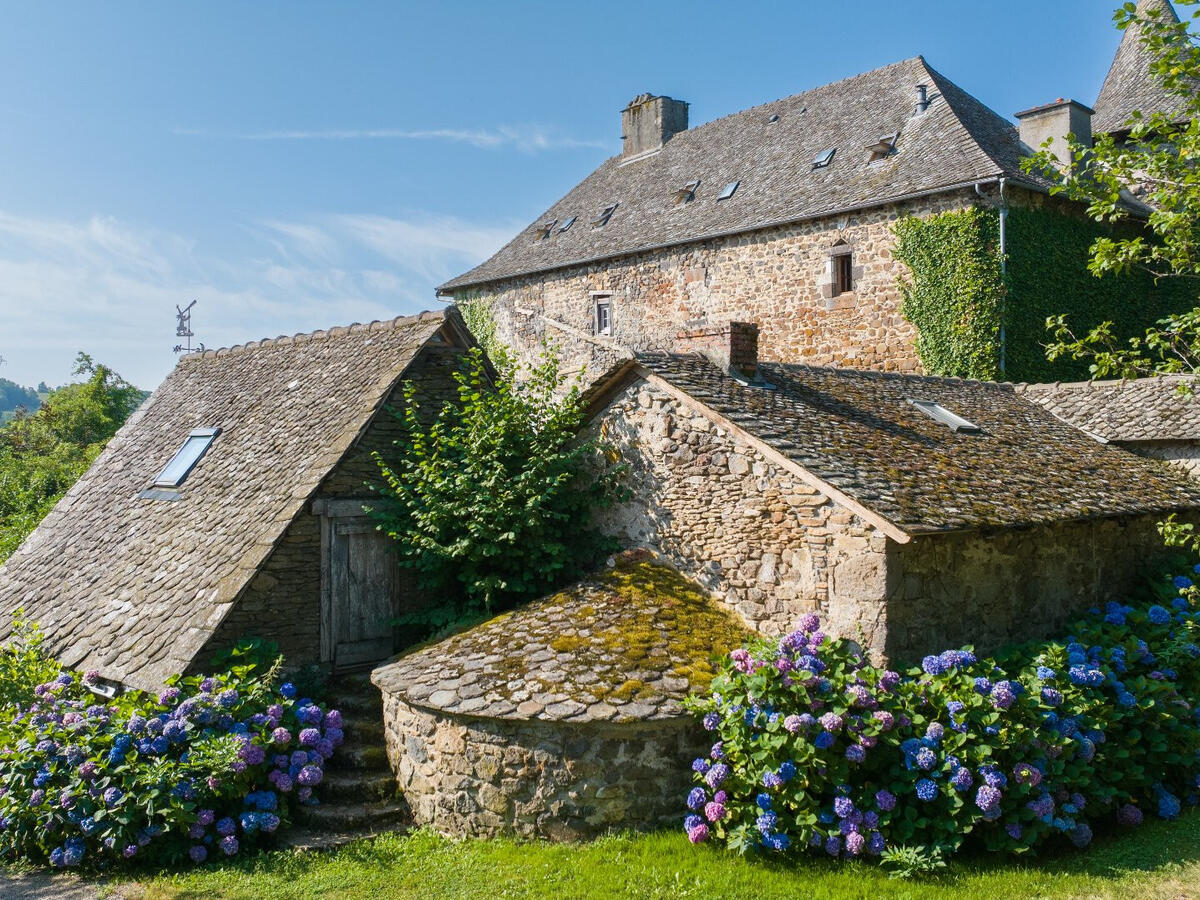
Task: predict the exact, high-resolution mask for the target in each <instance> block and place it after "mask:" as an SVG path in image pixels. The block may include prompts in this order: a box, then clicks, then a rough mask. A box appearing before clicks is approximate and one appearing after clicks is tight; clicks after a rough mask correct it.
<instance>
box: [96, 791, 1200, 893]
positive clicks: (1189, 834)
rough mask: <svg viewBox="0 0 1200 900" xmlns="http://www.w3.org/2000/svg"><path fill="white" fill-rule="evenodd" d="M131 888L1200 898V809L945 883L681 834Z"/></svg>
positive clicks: (401, 846) (363, 858)
mask: <svg viewBox="0 0 1200 900" xmlns="http://www.w3.org/2000/svg"><path fill="white" fill-rule="evenodd" d="M118 890H119V891H120V892H121V893H122V894H123V895H124V896H126V897H130V898H139V900H167V898H200V897H205V898H208V897H214V898H215V897H219V898H246V900H250V898H264V900H265V898H270V900H284V898H308V897H339V898H343V897H344V898H360V897H362V898H366V897H370V898H376V897H387V898H392V897H395V898H405V897H421V898H437V900H442V898H455V897H484V898H489V900H490V898H502V897H503V898H507V897H522V898H554V900H567V898H603V897H630V898H671V900H685V898H704V900H726V898H729V900H734V898H738V900H740V898H746V897H750V898H754V900H768V898H788V900H792V898H798V897H819V898H851V897H862V898H868V897H869V898H880V897H912V898H921V900H925V898H943V897H947V898H948V897H971V898H975V900H1008V898H1020V897H1039V898H1040V897H1047V898H1050V897H1087V898H1091V897H1120V898H1151V897H1172V898H1174V897H1200V813H1195V812H1193V813H1190V814H1188V815H1186V816H1184V817H1183V818H1181V819H1180V820H1179V821H1177V822H1174V823H1168V822H1158V821H1156V822H1153V823H1150V824H1147V825H1146V826H1145V827H1143V828H1141V829H1139V830H1138V831H1136V832H1129V833H1120V834H1113V835H1111V836H1108V837H1103V838H1098V839H1097V841H1096V843H1095V844H1094V845H1093V847H1092V848H1091V849H1090V850H1088V851H1087V852H1084V853H1080V852H1068V851H1064V852H1062V853H1060V854H1056V855H1053V856H1046V857H1043V858H1041V859H1032V858H1026V859H1023V860H1021V861H1020V862H1015V861H1013V860H998V859H992V858H980V859H976V860H971V861H967V862H956V863H953V864H951V865H950V866H949V868H948V869H947V870H945V873H944V874H943V875H941V876H939V877H938V878H936V879H932V880H923V881H919V882H907V881H895V880H890V879H889V878H888V877H887V875H886V873H885V872H883V871H882V870H880V868H879V867H878V866H875V865H872V864H849V863H847V864H839V863H836V862H832V861H828V862H827V861H822V860H815V859H814V860H807V859H806V860H804V861H802V862H799V863H793V864H790V865H782V864H778V863H770V862H767V861H765V860H759V859H751V860H745V859H741V858H739V857H736V856H734V855H731V854H729V853H727V852H725V851H722V850H718V849H713V848H709V847H702V848H693V847H691V846H690V845H689V844H688V843H687V840H686V839H685V838H684V837H683V836H682V835H678V834H673V833H669V834H651V835H621V836H614V837H609V838H604V839H602V840H598V841H595V842H594V843H590V844H577V845H564V844H543V843H520V842H516V841H508V840H495V841H484V840H471V841H462V842H454V841H449V840H446V839H444V838H440V837H437V836H436V835H433V834H431V833H429V832H424V831H418V832H414V833H411V834H408V835H403V836H401V835H389V836H385V837H381V838H378V839H377V840H375V841H373V842H366V841H364V842H360V843H358V844H353V845H351V846H349V847H346V848H344V849H342V850H340V851H337V852H334V853H329V854H295V853H286V852H274V853H265V854H261V855H259V856H257V857H251V858H247V859H245V860H239V861H237V862H230V863H224V864H217V865H212V866H208V867H205V868H202V869H200V870H198V871H194V872H189V873H186V874H164V875H159V876H154V877H148V878H145V879H143V880H141V881H139V882H138V883H137V884H136V885H130V886H122V887H120V888H118Z"/></svg>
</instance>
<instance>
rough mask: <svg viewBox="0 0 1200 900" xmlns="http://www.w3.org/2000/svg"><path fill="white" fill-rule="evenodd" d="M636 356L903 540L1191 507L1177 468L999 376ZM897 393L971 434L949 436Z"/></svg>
mask: <svg viewBox="0 0 1200 900" xmlns="http://www.w3.org/2000/svg"><path fill="white" fill-rule="evenodd" d="M637 362H638V363H639V364H640V365H641V366H642V367H643V371H646V372H649V373H651V374H653V375H657V376H659V377H661V378H662V379H663V380H664V381H665V382H667V383H668V385H670V386H673V387H675V388H676V389H678V390H680V391H682V392H684V393H685V394H687V395H689V396H691V397H692V398H694V399H695V400H696V401H699V402H700V403H701V404H703V405H704V406H706V407H708V408H709V409H711V410H713V411H715V412H717V413H718V414H720V415H721V416H723V417H725V418H726V419H727V420H729V421H730V422H731V423H733V424H734V425H736V426H738V427H740V428H741V429H742V430H744V431H745V432H747V433H748V434H750V435H751V436H752V437H755V438H757V439H759V440H761V441H762V442H764V443H765V444H767V445H768V446H770V447H771V448H773V449H774V450H776V451H777V452H779V453H780V454H782V455H783V456H785V457H787V458H788V459H790V460H791V461H793V462H795V463H797V464H798V465H800V466H802V467H803V468H805V469H806V470H808V471H809V472H810V473H812V474H813V475H816V476H817V477H818V478H819V479H821V480H822V481H824V482H825V483H827V484H829V485H832V486H833V487H835V488H837V489H838V490H840V491H842V492H843V493H844V494H845V495H847V496H848V497H849V498H851V499H852V500H854V501H856V502H858V503H859V504H861V505H862V506H863V507H865V508H866V509H868V510H870V511H871V512H873V513H875V514H877V515H879V516H881V517H883V518H884V519H886V520H887V521H889V522H890V523H892V524H893V525H895V526H897V527H898V528H900V529H901V530H902V531H904V532H906V533H908V534H910V535H913V534H920V533H928V532H938V531H948V530H958V529H967V528H981V527H1011V526H1020V525H1029V524H1039V523H1049V522H1057V521H1063V520H1073V519H1088V518H1095V517H1100V516H1116V515H1124V514H1140V513H1152V512H1153V513H1159V512H1165V511H1168V510H1175V509H1189V508H1200V487H1197V486H1194V485H1193V484H1192V483H1190V480H1189V479H1187V478H1186V477H1185V476H1183V475H1181V474H1175V473H1174V472H1173V471H1172V470H1171V469H1170V468H1169V467H1168V466H1167V465H1166V464H1164V463H1161V462H1158V461H1156V460H1148V459H1143V458H1141V457H1139V456H1136V455H1134V454H1132V453H1129V452H1127V451H1125V450H1122V449H1120V448H1118V447H1114V446H1106V445H1103V444H1100V443H1098V442H1096V441H1094V440H1092V439H1091V438H1089V437H1087V436H1086V435H1085V434H1084V433H1083V432H1081V431H1079V430H1078V429H1076V428H1074V427H1072V426H1070V425H1068V424H1066V423H1065V422H1062V421H1061V420H1059V419H1057V418H1055V417H1054V416H1052V415H1050V414H1049V413H1048V412H1047V411H1046V410H1045V409H1043V408H1042V407H1041V406H1039V405H1037V404H1035V403H1032V402H1030V401H1029V400H1027V399H1025V398H1024V397H1022V396H1021V395H1020V394H1018V393H1017V391H1016V390H1015V389H1014V387H1013V386H1012V385H1008V384H993V383H987V382H976V381H961V380H958V379H949V378H933V377H925V376H919V375H899V374H893V373H883V372H863V371H854V370H849V369H827V368H814V367H808V366H800V365H782V364H779V363H760V364H759V371H760V372H761V373H762V375H763V377H764V378H765V379H766V381H767V382H768V383H770V384H773V385H775V386H776V387H777V389H776V390H764V389H762V388H760V387H747V386H744V385H742V384H741V383H739V382H737V381H735V380H734V379H733V378H731V377H729V376H728V375H726V374H724V373H723V372H721V371H720V370H719V369H718V368H717V367H716V366H714V365H713V364H712V363H710V362H709V361H708V360H707V359H705V358H704V357H701V356H699V355H669V354H663V353H641V354H638V355H637ZM910 398H911V399H917V400H930V401H933V402H935V403H938V404H940V405H941V406H943V407H945V408H946V409H948V410H950V411H951V412H953V413H956V414H957V415H959V416H962V417H963V418H965V419H967V420H969V421H970V422H972V423H974V424H975V425H978V426H979V427H980V428H981V429H982V431H981V433H977V434H970V433H965V432H964V433H956V432H955V431H952V430H951V429H950V428H949V427H947V426H946V425H943V424H941V423H939V422H937V421H934V420H933V419H931V418H930V417H929V416H927V415H925V414H924V413H923V412H921V411H920V410H919V409H917V408H916V407H915V406H913V405H912V404H910V403H909V402H908V400H909V399H910Z"/></svg>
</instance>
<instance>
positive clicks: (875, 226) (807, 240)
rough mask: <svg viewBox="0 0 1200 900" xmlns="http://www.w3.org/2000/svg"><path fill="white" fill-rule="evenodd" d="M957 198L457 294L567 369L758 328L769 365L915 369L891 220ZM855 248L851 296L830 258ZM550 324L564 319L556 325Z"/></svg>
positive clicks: (937, 208)
mask: <svg viewBox="0 0 1200 900" xmlns="http://www.w3.org/2000/svg"><path fill="white" fill-rule="evenodd" d="M973 198H974V195H973V194H971V193H969V192H966V191H962V192H955V193H950V194H944V195H941V196H938V197H931V198H927V199H924V200H920V201H914V202H911V203H903V204H893V205H890V206H886V207H880V208H877V209H873V210H866V211H862V212H858V213H853V214H851V215H846V216H840V217H837V218H829V219H821V220H814V221H810V222H803V223H798V224H793V225H786V226H781V227H776V228H770V229H763V230H761V231H756V232H749V233H744V234H738V235H732V236H729V237H724V238H715V239H711V240H706V241H700V242H696V243H693V244H686V245H682V246H679V247H672V248H666V249H661V250H654V251H650V252H646V253H641V254H637V255H634V256H629V257H623V258H619V259H616V260H608V261H602V262H597V263H593V264H589V265H581V266H574V267H570V268H565V269H561V270H558V271H554V272H549V273H543V274H540V275H532V276H526V277H522V278H515V279H509V280H506V281H503V282H497V283H496V284H494V285H486V286H483V287H481V288H478V289H464V290H462V291H460V292H459V293H458V296H460V297H464V298H465V297H468V296H472V295H478V296H482V297H484V298H490V300H491V303H492V314H493V317H494V319H495V321H496V326H497V328H496V336H497V338H498V339H499V340H500V341H501V342H503V343H506V344H508V345H510V346H511V347H513V348H514V349H515V350H516V351H517V352H518V354H519V355H521V356H523V357H525V358H531V357H533V356H535V355H536V353H537V351H538V348H539V342H540V341H541V339H542V338H543V337H547V338H553V339H554V340H555V341H557V342H558V343H559V345H560V347H561V349H562V351H563V357H564V362H565V364H566V367H567V368H568V369H573V368H577V367H578V366H581V365H583V364H586V365H587V366H588V369H589V371H591V372H593V373H599V372H602V371H604V370H605V369H606V368H607V367H608V364H609V363H610V362H611V360H612V359H613V357H614V348H621V347H626V348H630V349H633V350H645V349H669V348H670V347H671V345H672V343H673V341H674V338H675V335H676V333H677V332H678V331H679V330H680V329H681V328H682V327H684V326H685V325H687V324H688V323H694V322H697V321H709V322H713V323H723V322H728V321H731V320H733V321H742V322H756V323H758V324H759V325H760V326H761V329H762V330H761V334H760V338H759V351H760V354H761V357H762V358H763V359H764V360H772V361H776V362H802V363H809V364H812V365H838V366H847V367H852V368H869V369H886V370H891V371H918V370H919V368H920V364H919V362H918V360H917V356H916V351H915V349H914V340H915V330H914V328H913V326H912V325H911V324H910V323H909V322H908V321H906V320H905V319H904V317H903V316H901V314H900V291H899V288H898V286H897V279H898V278H899V277H900V275H901V273H902V271H903V266H902V264H900V263H899V262H898V261H896V260H895V259H894V258H893V257H892V247H893V245H894V243H895V238H894V236H893V235H892V231H891V229H892V225H893V224H894V223H895V221H896V220H897V219H898V218H901V217H903V216H909V215H918V216H929V215H933V214H935V213H939V212H944V211H946V210H949V209H959V208H962V207H964V206H966V205H967V204H969V203H970V202H971V201H972V199H973ZM839 241H844V242H845V243H846V244H847V245H849V246H850V247H851V248H852V250H853V253H854V269H855V286H854V291H853V292H850V293H845V294H842V295H840V296H838V297H830V296H828V295H829V294H830V293H831V291H830V289H829V285H830V284H831V282H832V271H833V268H832V263H831V259H830V256H829V251H830V250H831V249H832V248H833V247H834V245H835V244H837V243H838V242H839ZM597 292H608V293H611V295H612V298H611V299H612V335H611V337H594V336H592V331H593V322H592V316H593V299H592V297H593V294H595V293H597ZM553 323H561V326H556V325H555V324H553Z"/></svg>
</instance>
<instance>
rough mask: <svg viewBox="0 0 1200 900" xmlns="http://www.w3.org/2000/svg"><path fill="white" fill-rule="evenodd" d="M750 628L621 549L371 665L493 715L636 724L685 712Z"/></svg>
mask: <svg viewBox="0 0 1200 900" xmlns="http://www.w3.org/2000/svg"><path fill="white" fill-rule="evenodd" d="M748 636H749V632H747V631H746V629H745V628H744V627H743V626H742V625H741V624H740V623H739V622H737V621H736V620H735V619H734V618H733V617H732V615H731V614H730V613H729V612H728V611H726V610H723V609H721V608H719V607H718V605H717V603H716V602H715V601H714V600H712V599H711V598H709V597H708V595H707V594H706V593H705V592H704V591H703V590H702V589H701V588H699V587H697V586H696V585H695V584H693V583H692V582H690V581H688V580H687V579H686V578H684V577H683V576H682V575H680V574H679V573H678V572H676V571H675V570H674V569H670V568H668V567H666V566H664V565H662V564H660V563H656V562H653V561H650V560H649V559H647V553H646V551H631V552H627V553H625V554H622V556H621V557H620V558H618V559H617V560H616V565H615V567H614V568H611V569H609V570H607V571H603V572H600V573H597V574H594V575H591V576H589V577H587V578H585V579H584V580H582V581H580V582H579V583H577V584H575V585H572V586H571V587H569V588H567V589H566V590H564V591H562V592H560V593H558V594H554V595H553V596H551V597H546V598H544V599H542V600H537V601H534V602H533V603H530V604H528V605H526V606H523V607H521V608H519V609H517V610H515V611H513V612H509V613H505V614H503V615H500V616H497V617H496V618H494V619H491V620H490V621H488V622H485V623H483V624H482V625H478V626H476V627H475V628H472V629H469V630H468V631H465V632H462V633H460V634H457V635H455V636H453V637H450V638H447V639H446V640H444V641H441V642H439V643H437V644H433V645H432V646H428V647H424V648H421V649H418V650H415V651H412V652H410V653H407V654H405V655H403V656H400V657H398V658H396V659H394V660H391V661H390V662H387V663H385V664H384V665H382V666H380V667H379V668H377V669H376V670H375V671H374V672H373V673H372V674H371V680H372V681H373V682H374V683H375V684H376V685H377V686H379V688H380V689H382V690H383V691H384V692H385V693H389V694H398V695H400V696H401V697H402V698H403V699H405V700H406V701H407V702H409V703H412V704H414V705H417V706H422V707H426V708H430V709H436V710H439V711H442V712H448V713H457V714H463V715H471V716H480V717H486V718H500V719H540V720H570V721H575V722H578V721H589V720H591V721H595V720H604V721H614V722H627V721H635V720H636V721H641V720H647V719H667V718H674V717H676V716H679V715H681V714H682V713H683V706H682V701H683V698H684V697H685V696H687V694H688V692H689V690H703V689H704V688H706V687H707V686H708V682H709V681H710V680H711V678H712V676H713V674H714V672H713V669H712V658H713V657H714V656H719V655H722V654H724V653H727V652H729V651H730V650H732V649H733V648H734V647H738V646H741V644H742V643H743V642H744V641H745V640H746V638H747V637H748Z"/></svg>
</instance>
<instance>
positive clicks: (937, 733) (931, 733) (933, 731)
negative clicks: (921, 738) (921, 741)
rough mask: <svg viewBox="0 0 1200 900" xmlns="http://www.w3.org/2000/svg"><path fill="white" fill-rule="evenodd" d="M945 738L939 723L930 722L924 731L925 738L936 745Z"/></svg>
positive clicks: (943, 729)
mask: <svg viewBox="0 0 1200 900" xmlns="http://www.w3.org/2000/svg"><path fill="white" fill-rule="evenodd" d="M945 736H946V729H945V727H943V725H942V723H941V722H930V723H929V727H928V728H926V729H925V737H927V738H929V740H931V741H933V742H934V743H937V742H938V741H940V740H941V739H942V738H943V737H945Z"/></svg>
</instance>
